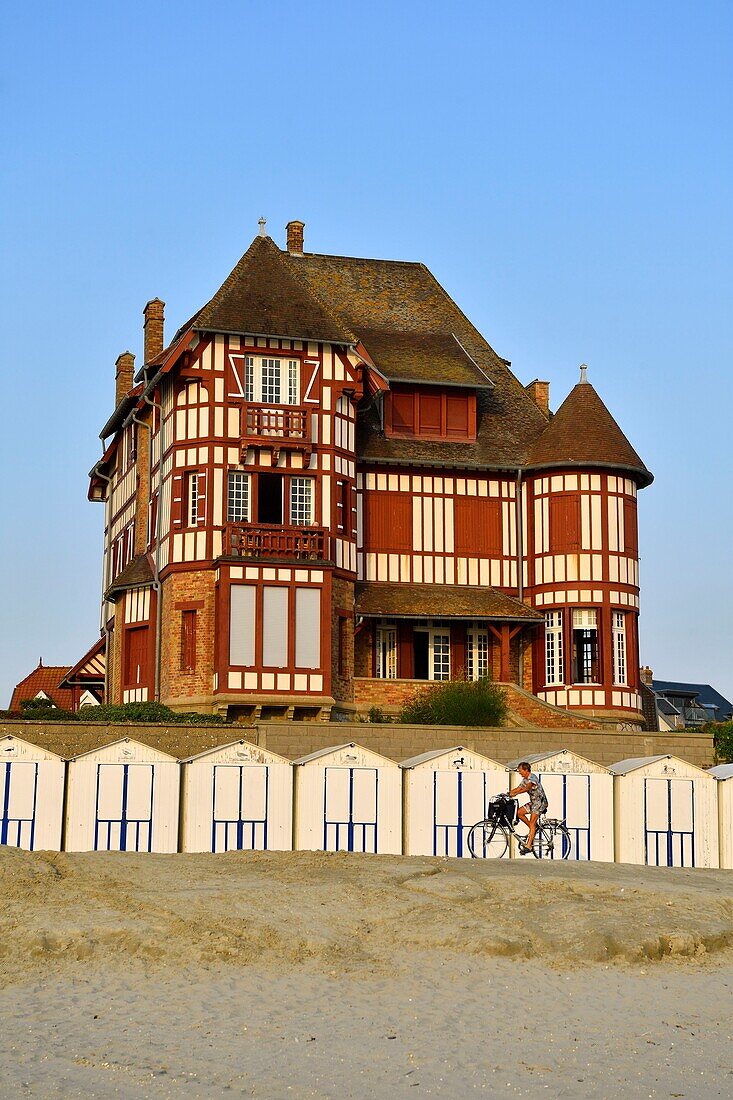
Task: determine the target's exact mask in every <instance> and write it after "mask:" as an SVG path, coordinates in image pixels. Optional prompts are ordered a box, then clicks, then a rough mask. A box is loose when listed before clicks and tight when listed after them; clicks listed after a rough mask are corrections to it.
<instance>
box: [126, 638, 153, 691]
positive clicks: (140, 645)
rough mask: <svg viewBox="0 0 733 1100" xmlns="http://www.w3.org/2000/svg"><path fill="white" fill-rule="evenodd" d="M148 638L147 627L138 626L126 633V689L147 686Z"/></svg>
mask: <svg viewBox="0 0 733 1100" xmlns="http://www.w3.org/2000/svg"><path fill="white" fill-rule="evenodd" d="M148 637H149V631H148V627H147V626H136V627H134V628H133V629H132V630H126V631H125V646H126V656H125V683H124V687H125V688H139V687H145V686H147V683H148Z"/></svg>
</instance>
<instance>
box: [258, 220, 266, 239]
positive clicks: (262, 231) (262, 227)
mask: <svg viewBox="0 0 733 1100" xmlns="http://www.w3.org/2000/svg"><path fill="white" fill-rule="evenodd" d="M257 224H258V225H259V227H260V236H261V237H266V236H267V234H266V233H265V226H266V225H267V222H266V220H265V219H264V218H260V220H259V221H258V222H257Z"/></svg>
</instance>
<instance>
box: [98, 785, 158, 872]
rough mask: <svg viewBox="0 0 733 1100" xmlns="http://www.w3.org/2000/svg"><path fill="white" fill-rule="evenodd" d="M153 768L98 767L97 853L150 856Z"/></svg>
mask: <svg viewBox="0 0 733 1100" xmlns="http://www.w3.org/2000/svg"><path fill="white" fill-rule="evenodd" d="M152 840H153V765H152V764H98V765H97V808H96V820H95V826H94V850H95V852H149V851H151V845H152Z"/></svg>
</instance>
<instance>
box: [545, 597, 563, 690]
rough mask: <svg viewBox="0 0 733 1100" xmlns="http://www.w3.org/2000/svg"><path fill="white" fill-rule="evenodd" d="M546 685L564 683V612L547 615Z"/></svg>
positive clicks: (550, 612) (549, 612)
mask: <svg viewBox="0 0 733 1100" xmlns="http://www.w3.org/2000/svg"><path fill="white" fill-rule="evenodd" d="M545 683H546V684H562V683H564V672H563V644H562V611H547V612H546V613H545Z"/></svg>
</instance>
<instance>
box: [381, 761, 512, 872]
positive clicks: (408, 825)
mask: <svg viewBox="0 0 733 1100" xmlns="http://www.w3.org/2000/svg"><path fill="white" fill-rule="evenodd" d="M400 767H401V768H402V770H403V776H404V779H403V784H404V785H403V809H404V819H403V820H404V844H403V847H404V853H405V855H411V856H470V854H471V853H470V852H469V851H468V848H467V846H466V837H467V835H468V831H469V829H470V828H471V826H472V825H475V823H476V822H477V821H481V820H482V818H484V817H485V816H486V807H487V805H488V802H489V799H490V798H492V797H493V796H494V795H495V794H499V793H503V794H505V793H506V790H507V784H508V779H509V773H508V772H507V769H506V767H505V765H504V764H499V763H498V761H496V760H491V759H490V758H489V757H488V756H481V754H480V753H477V752H472V751H471V750H470V749H465V748H463V746H462V745H457V746H456V747H455V748H453V749H436V750H435V751H433V752H424V753H422V754H421V755H420V756H413V757H411V758H410V759H409V760H403V761H402V763H401V764H400Z"/></svg>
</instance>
